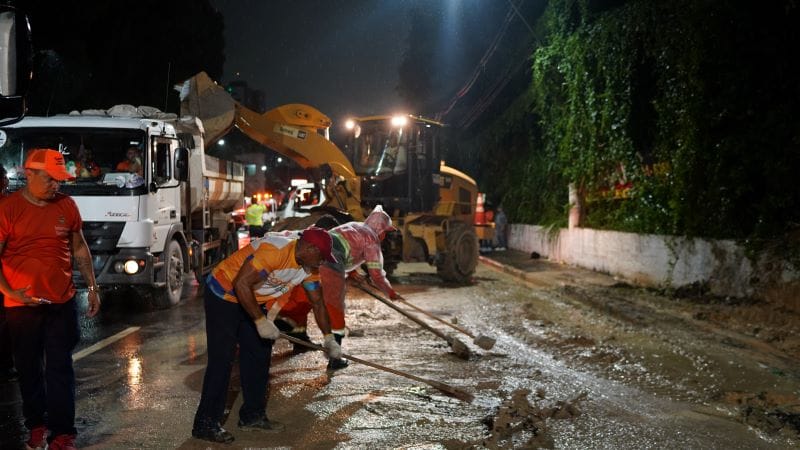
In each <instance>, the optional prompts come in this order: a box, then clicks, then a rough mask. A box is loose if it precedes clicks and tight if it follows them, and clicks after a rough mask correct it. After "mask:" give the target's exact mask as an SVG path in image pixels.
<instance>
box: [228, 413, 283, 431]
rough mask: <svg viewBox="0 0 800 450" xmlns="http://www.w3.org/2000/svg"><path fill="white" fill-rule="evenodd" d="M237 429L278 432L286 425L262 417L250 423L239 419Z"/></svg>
mask: <svg viewBox="0 0 800 450" xmlns="http://www.w3.org/2000/svg"><path fill="white" fill-rule="evenodd" d="M239 429H240V430H243V431H261V432H264V433H280V432H281V431H283V430H285V429H286V425H284V424H282V423H280V422H275V421H272V420H269V419H267V418H266V417H262V418H260V419H258V420H255V421H253V422H250V423H244V422H242V420H241V419H239Z"/></svg>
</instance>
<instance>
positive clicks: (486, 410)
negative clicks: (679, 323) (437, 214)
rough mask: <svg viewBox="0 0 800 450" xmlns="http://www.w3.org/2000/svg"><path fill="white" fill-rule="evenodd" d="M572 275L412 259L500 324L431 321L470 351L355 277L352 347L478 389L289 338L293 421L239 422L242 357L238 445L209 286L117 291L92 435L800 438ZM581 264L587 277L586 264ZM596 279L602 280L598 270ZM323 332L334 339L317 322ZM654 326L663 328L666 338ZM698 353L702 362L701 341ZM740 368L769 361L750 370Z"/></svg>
mask: <svg viewBox="0 0 800 450" xmlns="http://www.w3.org/2000/svg"><path fill="white" fill-rule="evenodd" d="M559 270H560V271H562V272H563V269H559ZM562 275H563V274H562V273H559V274H558V276H556V277H554V279H553V280H549V281H548V280H547V279H546V277H544V278H542V280H540V281H541V282H540V283H536V284H534V285H532V284H530V283H527V284H523V283H521V282H520V281H519V280H518V279H516V278H514V277H512V276H509V275H507V274H504V273H500V272H498V271H496V270H493V269H492V268H490V267H488V266H480V267H479V270H478V273H477V276H476V279H475V283H474V284H473V285H472V286H466V287H456V286H444V285H442V283H441V282H440V281H439V280H438V278H437V277H436V276H435V270H434V269H432V268H430V267H429V266H427V265H424V264H408V265H401V267H400V269H399V270H398V273H397V279H396V282H395V285H396V288H397V290H398V291H399V292H400V293H401V294H403V295H404V296H405V297H406V298H407V299H409V300H411V301H413V303H415V304H417V305H418V306H420V307H423V308H425V309H426V310H428V311H431V312H433V313H435V314H438V315H440V316H441V317H443V318H445V319H447V320H457V321H458V324H459V325H460V326H461V327H463V328H466V329H468V330H472V331H473V333H474V334H476V335H478V334H484V335H487V336H491V337H494V338H496V339H497V344H496V345H495V347H494V348H492V349H491V350H488V351H487V350H484V349H481V348H479V347H477V346H475V345H474V344H472V343H471V339H470V338H468V337H466V336H464V335H461V334H458V333H457V332H453V330H450V329H448V328H447V327H444V326H440V325H436V322H430V321H429V323H430V324H431V325H432V326H435V327H437V328H438V329H440V330H441V331H442V332H444V333H447V334H449V335H451V336H453V337H454V338H456V339H459V340H460V341H461V342H463V343H465V344H466V345H467V347H468V348H469V349H470V352H471V353H472V356H471V357H470V358H469V360H464V359H462V358H459V357H457V356H456V355H455V354H454V353H453V352H452V351H451V348H450V346H449V345H448V344H447V342H445V341H444V340H442V339H441V338H439V337H437V336H436V335H434V334H432V333H430V332H428V331H426V330H423V329H421V328H420V327H419V326H417V325H416V324H414V323H413V322H411V321H409V320H407V319H403V318H402V317H401V316H400V315H399V314H398V313H396V312H394V311H392V310H391V309H389V308H387V307H386V306H385V305H382V304H380V303H379V302H377V301H375V300H373V299H371V298H370V297H368V296H366V295H365V294H363V293H360V292H359V291H357V290H352V289H351V291H350V293H349V295H348V315H347V319H348V327H349V330H350V335H349V336H348V337H347V338H346V339H345V342H344V346H343V347H344V351H345V352H346V353H350V354H353V355H356V356H358V357H360V358H363V359H366V360H369V361H373V362H376V363H379V364H381V365H384V366H387V367H390V368H392V369H396V370H400V371H404V372H407V373H410V374H413V375H416V376H419V377H423V378H424V379H428V380H433V381H435V382H442V383H447V385H448V386H453V387H457V388H459V389H463V390H465V391H468V392H470V393H471V394H473V395H474V400H473V401H472V402H464V401H462V400H459V399H457V398H453V397H452V396H448V395H445V393H443V392H442V391H441V390H438V389H436V388H435V386H431V385H429V384H425V383H424V382H418V381H413V380H409V379H407V378H403V377H399V376H397V375H394V374H391V373H387V372H383V371H379V370H375V369H371V368H366V367H364V366H361V365H358V364H356V363H353V364H351V366H350V367H348V368H346V369H344V370H341V371H338V372H334V373H329V372H326V371H325V359H324V358H323V357H322V355H321V354H319V353H315V352H309V353H304V354H301V355H297V356H293V355H291V351H290V347H289V344H288V343H286V342H284V341H281V342H279V343H278V344H277V345H276V349H275V352H274V356H273V367H272V371H271V378H272V381H271V385H270V392H271V394H270V400H269V407H268V414H269V416H270V418H271V419H273V420H278V421H280V422H283V423H285V424H286V425H287V430H286V431H285V432H283V433H279V434H271V435H268V434H261V433H258V432H243V431H240V430H238V429H237V428H236V425H235V424H236V420H237V415H236V412H237V410H238V407H239V405H240V404H241V396H240V395H239V392H238V374H237V373H236V371H235V370H234V375H233V380H232V383H231V391H230V395H229V405H230V408H231V413H230V416H229V418H228V420H227V422H226V424H225V425H224V426H225V427H226V428H227V429H229V430H230V431H232V432H233V434H234V435H235V436H236V441H235V442H234V443H233V444H232V445H228V446H224V445H213V444H209V443H206V442H203V441H198V440H195V439H193V438H191V437H190V431H191V421H192V417H193V414H194V411H195V408H196V406H197V402H198V400H199V390H200V385H201V383H202V376H203V371H204V368H205V362H206V359H205V348H206V342H205V331H204V314H203V308H202V299H201V298H199V297H198V296H197V285H196V284H195V283H194V282H193V280H191V281H187V286H186V288H185V290H184V296H183V300H182V301H181V304H180V305H178V306H177V307H175V308H172V309H170V310H167V311H147V310H145V309H144V308H142V307H140V306H137V305H136V302H135V298H130V297H123V296H121V295H120V296H112V298H109V296H106V298H105V299H104V308H103V311H102V313H101V314H100V315H99V316H98V317H97V318H95V319H91V320H84V321H83V323H82V329H83V341H82V342H81V344H80V346H79V348H78V349H77V351H76V353H75V359H76V362H75V368H76V377H77V381H78V406H77V408H78V411H77V417H78V419H77V426H78V429H79V437H78V445H79V447H82V448H96V449H108V448H121V449H122V448H153V449H161V448H186V449H204V448H315V449H316V448H319V449H325V448H359V449H360V448H426V449H437V448H532V447H536V446H543V447H552V448H637V449H638V448H720V449H722V448H725V449H728V448H748V449H749V448H786V447H787V446H793V445H796V443H797V441H796V440H792V437H791V436H789V437H788V438H787V437H786V436H781V435H778V436H774V435H765V434H763V433H761V432H760V431H759V430H757V429H754V428H752V427H749V426H747V425H746V424H743V423H742V421H741V420H739V419H738V418H737V417H736V415H735V414H734V412H732V410H730V409H726V408H725V407H723V406H721V405H719V404H716V403H713V402H710V401H709V398H710V397H709V396H708V395H704V394H703V393H702V389H698V388H697V386H693V385H691V386H690V384H691V383H690V382H687V381H686V378H687V374H686V373H672V372H676V371H677V370H676V367H682V366H680V364H678V365H676V366H669V364H667V365H668V366H669V367H668V368H667V369H664V370H660V369H659V367H658V364H661V360H658V363H657V364H655V365H653V364H652V360H651V359H648V358H646V357H642V358H639V359H637V357H636V355H634V354H633V353H634V350H633V349H632V347H630V346H625V347H624V348H622V347H623V346H621V345H615V344H614V340H615V339H617V340H623V339H624V338H625V333H626V332H629V333H630V335H631V336H633V337H631V338H630V339H629V340H631V341H635V340H636V339H635V338H638V337H639V336H638V334H636V333H639V332H638V331H636V330H633V331H630V330H623V329H621V328H618V324H614V323H612V324H611V325H609V324H607V323H604V321H605V319H603V318H587V317H590V316H592V315H593V314H596V311H594V312H591V311H589V310H584V309H582V308H581V307H580V306H576V304H575V303H571V302H570V301H565V299H564V298H563V293H564V290H563V283H562V282H561V281H558V280H561V279H562V278H560V277H562ZM543 276H544V275H543ZM570 276H571V277H572V279H575V280H577V281H578V283H580V277H577V276H574V275H572V274H570ZM590 281H591V282H594V281H596V280H595V279H594V278H592V277H587V282H590ZM601 284H602V282H601ZM592 317H593V316H592ZM654 323H657V321H656V322H654ZM652 326H655V325H652ZM590 328H597V329H598V330H599V329H602V330H601V331H597V330H589V329H590ZM651 331H652V330H651ZM309 332H310V334H311V335H312V339H316V340H317V341H319V340H320V336H319V331H318V330H317V329H316V327H315V326H314V325H312V326H311V327H310V331H309ZM451 332H452V333H451ZM597 333H600V334H603V333H605V334H606V338H607V339H605V341H601V340H600V339H599V338H597ZM641 334H642V335H643V336H646V335H648V333H645V332H641ZM649 335H650V337H651V338H652V340H653V342H658V341H659V339H661V338H660V337H659V336H656V335H654V334H652V333H651V334H649ZM669 339H672V338H669ZM653 342H650V341H647V340H646V339H644V340H642V342H641V343H639V344H637V345H638V346H639V348H640V349H641V351H642V354H652V353H657V349H655V347H657V346H658V345H657V344H655V343H653ZM684 351H685V352H686V351H688V352H691V350H684ZM687 360H689V361H690V363H691V361H692V355H687ZM695 361H696V358H695ZM665 363H666V361H665ZM676 364H677V363H676ZM744 364H745V363H744V362H742V363H741V365H744ZM706 365H710V363H708V362H706ZM712 369H713V368H712ZM681 370H683V369H681ZM705 371H707V372H713V370H710V369H705ZM677 372H679V371H677ZM736 373H737V376H748V377H750V376H754V375H753V374H751V373H749V372H744V369H742V371H741V372H736ZM742 374H744V375H742ZM710 376H711V377H712V378H713V377H714V376H715V375H714V374H713V373H712V374H711V375H710ZM719 376H722V375H721V374H720V375H719ZM760 381H761V382H764V383H766V384H769V385H771V384H772V381H769V380H767V381H765V380H760ZM778 381H782V382H784V383H787V384H788V386H781V387H780V389H783V390H788V391H789V392H791V390H792V389H795V390H797V389H798V381H797V377H796V374H792V376H791V377H788V378H787V377H783V378H782V379H780V380H778ZM704 382H705V381H704ZM776 383H777V382H776ZM775 386H777V384H775ZM15 388H16V385H15V384H14V383H10V384H6V385H3V386H2V387H1V388H0V395H2V398H0V414H2V419H3V424H4V425H3V426H2V429H0V448H3V449H5V448H9V449H15V448H22V447H21V445H20V443H21V442H22V439H23V436H24V434H25V432H24V427H23V426H22V424H21V418H20V407H21V406H20V403H19V398H18V395H17V394H16V390H15ZM775 389H778V387H776V388H775ZM697 391H701V392H700V393H698V392H697ZM797 392H800V391H797Z"/></svg>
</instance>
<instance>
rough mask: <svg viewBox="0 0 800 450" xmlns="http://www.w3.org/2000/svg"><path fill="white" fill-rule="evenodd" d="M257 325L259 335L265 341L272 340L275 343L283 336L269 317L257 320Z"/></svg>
mask: <svg viewBox="0 0 800 450" xmlns="http://www.w3.org/2000/svg"><path fill="white" fill-rule="evenodd" d="M255 324H256V330H258V335H259V336H261V337H262V338H263V339H272V340H273V341H274V340H276V339H278V337H280V335H281V331H280V330H279V329H278V327H276V326H275V323H274V322H273V321H271V320H269V319H267V316H261V317H259V318H258V319H256V321H255Z"/></svg>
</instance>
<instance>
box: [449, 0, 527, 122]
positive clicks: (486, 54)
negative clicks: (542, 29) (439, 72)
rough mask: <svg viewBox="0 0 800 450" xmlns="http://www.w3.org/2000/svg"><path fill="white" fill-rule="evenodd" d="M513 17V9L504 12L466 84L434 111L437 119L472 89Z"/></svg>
mask: <svg viewBox="0 0 800 450" xmlns="http://www.w3.org/2000/svg"><path fill="white" fill-rule="evenodd" d="M520 1H522V0H520ZM513 18H514V14H513V11H512V10H509V11H508V13H506V17H505V19H504V21H503V25H502V26H501V27H500V30H499V31H498V32H497V34H495V36H494V39H492V43H491V44H490V45H489V48H488V49H487V50H486V52H484V54H483V56H482V57H481V60H480V61H478V65H477V66H476V67H475V70H473V71H472V75H471V76H470V78H469V80H467V82H466V84H464V86H463V87H461V89H459V90H458V92H456V94H455V96H453V98H452V99H451V100H450V103H449V104H448V106H447V108H445V109H444V110H442V111H439V112H438V113H436V120H437V121H441V120H442V118H443V117H444V116H446V115H447V114H449V113H450V111H451V110H452V109H453V107H454V106H455V105H456V103H458V101H459V100H460V99H461V98H462V97H463V96H464V95H466V94H467V93H468V92H469V90H470V89H472V86H473V85H474V84H475V81H477V80H478V77H479V76H480V74H481V72H483V69H484V67H485V66H486V63H487V62H488V61H489V59H491V57H492V55H493V54H494V52H495V50H497V47H498V45H499V44H500V41H501V40H502V38H503V36H504V35H505V33H506V31H507V30H508V26H509V24H510V23H511V19H513Z"/></svg>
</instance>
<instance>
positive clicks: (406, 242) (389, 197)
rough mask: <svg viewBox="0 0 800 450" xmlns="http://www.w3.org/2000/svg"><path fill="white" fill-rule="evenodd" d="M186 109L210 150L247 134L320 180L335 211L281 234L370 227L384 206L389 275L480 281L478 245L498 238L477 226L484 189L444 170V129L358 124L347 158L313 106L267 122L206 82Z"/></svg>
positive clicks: (327, 209) (295, 221) (405, 120)
mask: <svg viewBox="0 0 800 450" xmlns="http://www.w3.org/2000/svg"><path fill="white" fill-rule="evenodd" d="M181 100H182V102H181V112H182V114H191V115H194V116H196V117H199V118H200V119H201V120H202V121H203V123H204V124H205V128H206V134H207V136H206V140H208V141H212V142H213V141H214V140H216V139H218V138H220V137H222V136H223V135H225V134H226V133H227V132H228V131H230V130H231V129H232V128H233V127H237V128H238V129H240V130H241V131H242V132H243V133H244V134H245V135H247V136H249V137H250V138H251V139H253V140H255V141H256V142H259V143H261V144H262V145H264V146H266V147H267V148H269V149H271V150H273V151H275V152H277V153H279V154H281V155H283V156H284V157H287V158H290V159H292V160H293V161H295V162H296V163H297V164H298V165H299V166H300V167H302V168H304V169H308V170H310V171H311V172H312V173H314V175H315V177H318V178H319V180H317V181H318V182H319V183H320V185H321V186H322V188H323V189H325V196H324V197H325V199H326V200H325V202H324V203H323V204H321V205H320V207H318V208H315V209H314V210H312V214H311V215H310V216H307V217H298V218H291V219H289V220H286V221H283V222H279V223H278V224H276V227H275V229H276V230H280V229H302V228H305V227H306V226H308V225H311V224H314V223H316V221H317V220H319V219H320V218H321V217H322V216H331V217H333V218H334V219H336V221H337V222H338V223H344V222H346V221H349V220H359V221H360V220H363V219H364V218H365V215H366V214H368V213H369V211H371V210H372V208H373V207H374V206H375V205H382V206H383V208H384V210H385V211H386V212H387V213H389V214H390V215H391V216H392V218H393V220H394V223H395V225H396V226H397V228H398V231H397V232H394V233H391V234H390V235H389V236H388V237H387V238H386V239H385V240H384V260H385V261H384V264H385V265H384V267H385V269H386V271H387V272H391V271H392V270H393V269H394V268H395V267H396V266H397V264H398V263H399V262H415V261H420V262H427V263H429V264H432V265H434V266H436V268H437V273H438V274H439V276H440V277H441V278H442V279H444V280H446V281H450V282H455V283H461V284H464V283H468V282H469V281H470V280H471V278H472V275H473V274H474V272H475V268H476V266H477V262H478V250H479V245H478V239H479V238H480V239H491V233H492V231H493V229H492V228H489V227H485V226H482V227H481V226H474V225H473V222H474V214H475V206H476V201H477V195H478V189H477V185H476V183H475V180H473V179H472V178H470V177H469V176H467V175H466V174H464V173H462V172H460V171H458V170H456V169H454V168H452V167H449V166H447V165H446V164H445V163H444V161H443V159H442V154H443V148H442V145H441V143H440V137H439V134H440V132H441V130H442V128H443V125H442V124H441V123H438V122H435V121H433V120H429V119H425V118H422V117H419V116H413V115H401V116H388V115H387V116H370V117H360V118H354V119H351V120H348V121H347V123H346V128H347V130H348V134H347V141H346V143H345V145H344V151H343V150H342V149H340V148H339V147H337V146H336V145H335V144H334V143H333V142H331V140H330V139H329V135H328V133H329V129H330V127H331V124H332V123H331V120H330V118H328V117H327V116H326V115H325V114H323V113H321V112H320V111H318V110H317V109H315V108H313V107H311V106H308V105H303V104H289V105H283V106H280V107H277V108H275V109H273V110H270V111H267V112H266V113H263V114H260V113H257V112H255V111H252V110H250V109H248V108H246V107H244V106H243V105H241V104H239V103H238V102H236V101H235V100H234V99H233V98H232V97H231V96H230V95H229V94H228V92H226V90H225V89H224V88H223V87H221V86H219V85H217V84H216V83H215V82H214V81H213V80H211V79H210V78H209V77H208V76H207V75H206V74H205V73H202V72H201V73H199V74H197V75H195V76H194V77H192V78H190V79H189V80H187V81H186V82H185V83H184V84H183V86H181ZM329 218H330V217H329Z"/></svg>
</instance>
